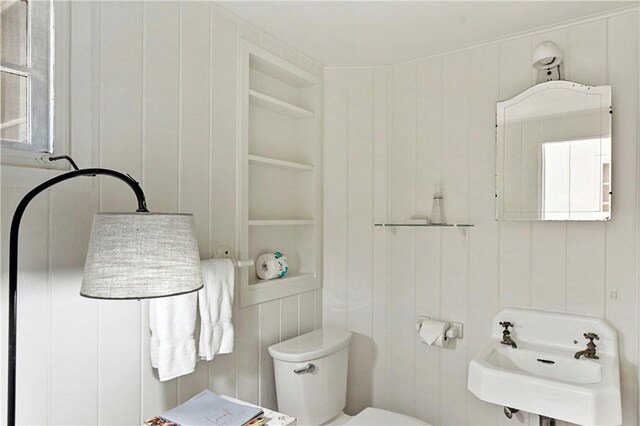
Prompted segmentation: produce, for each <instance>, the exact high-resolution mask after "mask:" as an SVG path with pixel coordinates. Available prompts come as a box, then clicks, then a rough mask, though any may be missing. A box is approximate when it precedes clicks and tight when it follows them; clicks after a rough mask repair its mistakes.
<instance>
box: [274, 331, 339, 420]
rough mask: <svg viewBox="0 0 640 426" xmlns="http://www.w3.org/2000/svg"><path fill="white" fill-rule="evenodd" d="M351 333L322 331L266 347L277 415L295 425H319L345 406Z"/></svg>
mask: <svg viewBox="0 0 640 426" xmlns="http://www.w3.org/2000/svg"><path fill="white" fill-rule="evenodd" d="M350 340H351V332H349V331H347V330H339V329H332V328H321V329H319V330H316V331H313V332H311V333H307V334H303V335H301V336H298V337H294V338H293V339H289V340H286V341H284V342H281V343H278V344H276V345H272V346H269V354H270V355H271V357H272V358H273V367H274V372H275V379H276V394H277V397H278V411H280V412H281V413H284V414H287V415H290V416H293V417H295V418H297V419H298V425H320V424H322V423H324V422H326V421H327V420H330V419H332V418H333V417H335V416H337V415H338V414H340V413H341V412H342V410H343V409H344V407H345V405H346V403H347V366H348V365H349V341H350Z"/></svg>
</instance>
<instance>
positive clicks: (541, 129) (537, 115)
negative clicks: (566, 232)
mask: <svg viewBox="0 0 640 426" xmlns="http://www.w3.org/2000/svg"><path fill="white" fill-rule="evenodd" d="M496 130H497V131H496V137H497V149H496V156H497V158H496V211H497V219H499V220H609V219H610V218H611V88H610V87H609V86H598V87H595V86H585V85H581V84H577V83H572V82H567V81H551V82H547V83H542V84H539V85H537V86H534V87H532V88H530V89H528V90H526V91H525V92H523V93H521V94H519V95H517V96H516V97H514V98H512V99H509V100H506V101H503V102H498V104H497V129H496Z"/></svg>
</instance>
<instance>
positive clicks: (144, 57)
mask: <svg viewBox="0 0 640 426" xmlns="http://www.w3.org/2000/svg"><path fill="white" fill-rule="evenodd" d="M146 9H147V5H146V4H145V3H142V31H141V37H142V58H141V60H142V85H141V92H142V93H141V95H140V96H141V99H142V102H140V107H141V109H142V110H141V117H142V120H141V126H142V128H141V133H140V134H141V138H140V146H141V155H140V171H141V175H140V185H141V186H142V188H144V186H145V183H146V177H147V167H146V161H145V159H146V152H147V140H146V139H147V138H146V136H147V132H146V128H147V126H146V119H147V114H146V113H147V111H146V108H145V99H146V98H145V96H146V92H147V84H146V81H147V79H146V78H145V75H146V72H147V49H146V46H147V44H146V43H145V34H146V28H147V14H146ZM139 304H140V369H139V372H140V406H139V407H138V417H139V418H140V421H141V422H142V421H144V403H143V401H144V395H145V387H144V379H143V375H142V371H143V369H144V368H145V363H144V357H145V356H144V355H145V354H144V340H143V338H142V336H143V335H144V331H143V328H144V327H145V322H144V308H143V302H140V303H139Z"/></svg>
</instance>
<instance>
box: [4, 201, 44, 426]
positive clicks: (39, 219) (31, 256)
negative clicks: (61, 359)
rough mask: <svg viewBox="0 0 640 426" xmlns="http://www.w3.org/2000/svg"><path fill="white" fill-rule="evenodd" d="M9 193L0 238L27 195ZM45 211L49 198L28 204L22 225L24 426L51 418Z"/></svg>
mask: <svg viewBox="0 0 640 426" xmlns="http://www.w3.org/2000/svg"><path fill="white" fill-rule="evenodd" d="M8 192H9V193H8V194H7V197H6V199H4V200H3V203H2V207H3V211H2V213H3V215H2V218H3V231H4V232H3V234H4V235H7V237H8V235H9V229H10V224H11V221H12V219H13V212H14V211H15V208H16V207H17V205H18V203H19V202H20V200H21V199H22V197H23V196H24V195H26V192H27V191H25V190H23V189H15V190H10V191H8ZM49 208H50V204H49V193H48V192H45V193H43V194H40V195H39V196H38V197H36V198H35V199H33V201H31V203H30V204H29V207H28V209H27V210H26V211H25V212H24V215H23V217H22V221H21V223H20V232H19V241H18V243H19V244H18V248H19V252H18V279H19V286H18V301H19V302H18V306H17V314H18V319H17V339H16V354H17V360H16V419H18V421H20V422H24V423H25V424H41V423H44V422H46V420H47V417H48V412H49V398H48V393H49V387H50V381H49V378H50V376H49V367H50V365H49V364H48V363H43V362H42V360H43V359H47V358H49V356H50V354H51V336H50V332H51V330H50V328H49V327H50V325H49V324H50V319H51V313H52V312H51V306H50V303H49V294H50V292H51V290H50V284H51V282H50V277H49V273H48V268H47V266H48V263H49V258H48V250H47V248H48V247H47V246H48V244H49V238H50V235H49V231H48V223H49ZM5 209H6V210H5ZM7 243H8V241H7ZM5 247H6V246H5ZM7 266H8V265H7ZM36 313H37V315H36ZM30 401H32V403H33V405H31V403H30ZM25 402H26V403H25Z"/></svg>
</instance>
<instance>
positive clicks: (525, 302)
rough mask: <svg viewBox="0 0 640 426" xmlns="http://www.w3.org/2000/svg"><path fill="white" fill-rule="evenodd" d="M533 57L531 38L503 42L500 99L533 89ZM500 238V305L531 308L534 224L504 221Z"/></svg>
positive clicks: (500, 225) (501, 224) (500, 229)
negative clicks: (532, 226)
mask: <svg viewBox="0 0 640 426" xmlns="http://www.w3.org/2000/svg"><path fill="white" fill-rule="evenodd" d="M530 58H531V39H530V38H529V37H523V38H519V39H514V40H509V41H506V42H504V43H500V74H499V81H498V84H499V96H500V100H505V99H509V98H511V97H513V96H515V95H516V94H518V93H520V92H522V91H523V90H526V89H527V88H529V87H530V86H531V64H530V63H529V60H530ZM494 124H495V122H494ZM498 238H499V243H498V246H499V254H498V256H499V261H498V265H499V275H498V283H499V290H500V301H499V302H500V306H524V307H527V306H529V303H530V301H529V299H530V297H529V296H530V294H529V293H530V278H531V270H530V267H531V264H530V263H531V262H530V256H531V224H530V222H500V223H499V224H498Z"/></svg>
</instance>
